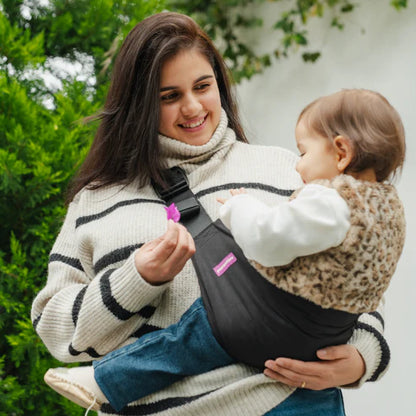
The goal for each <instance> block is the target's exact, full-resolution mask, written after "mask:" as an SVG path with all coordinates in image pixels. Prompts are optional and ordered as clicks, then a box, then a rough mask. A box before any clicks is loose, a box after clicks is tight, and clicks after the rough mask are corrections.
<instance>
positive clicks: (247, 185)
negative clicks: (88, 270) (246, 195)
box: [75, 182, 293, 228]
mask: <svg viewBox="0 0 416 416" xmlns="http://www.w3.org/2000/svg"><path fill="white" fill-rule="evenodd" d="M234 188H236V189H237V188H247V189H260V190H262V191H266V192H270V193H272V194H277V195H282V196H290V195H291V194H292V193H293V190H291V189H279V188H275V187H274V186H270V185H264V184H262V183H259V182H234V183H227V184H224V185H219V186H213V187H211V188H207V189H204V190H202V191H199V192H198V193H197V194H196V197H197V198H199V197H202V196H205V195H208V194H211V193H213V192H218V191H221V190H224V189H234ZM143 203H154V204H161V205H164V201H160V200H157V199H145V198H136V199H129V200H127V201H120V202H117V203H116V204H114V205H113V206H111V207H109V208H107V209H105V210H104V211H101V212H99V213H97V214H93V215H86V216H84V217H79V218H77V220H76V223H75V228H77V227H79V226H81V225H84V224H87V223H89V222H92V221H96V220H99V219H100V218H103V217H105V216H106V215H108V214H111V213H112V212H113V211H115V210H116V209H118V208H122V207H126V206H130V205H135V204H143Z"/></svg>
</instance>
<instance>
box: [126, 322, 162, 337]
mask: <svg viewBox="0 0 416 416" xmlns="http://www.w3.org/2000/svg"><path fill="white" fill-rule="evenodd" d="M159 329H163V328H161V327H159V326H154V325H149V324H144V325H142V326H141V327H140V328H139V329H138V330H137V331H135V332H133V333H132V334H131V335H130V336H131V337H135V338H140V337H142V336H143V335H146V334H149V333H150V332H154V331H158V330H159Z"/></svg>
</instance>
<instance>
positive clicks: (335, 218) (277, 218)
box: [220, 184, 350, 267]
mask: <svg viewBox="0 0 416 416" xmlns="http://www.w3.org/2000/svg"><path fill="white" fill-rule="evenodd" d="M220 202H221V201H220ZM349 216H350V213H349V208H348V205H347V203H346V202H345V200H344V199H343V198H342V197H341V196H340V195H339V194H338V193H337V191H336V190H334V189H332V188H328V187H325V186H322V185H317V184H311V185H306V186H305V187H304V188H303V189H302V190H301V191H300V192H299V194H298V196H297V198H296V199H293V200H292V201H289V202H283V203H281V204H279V205H277V206H274V207H269V206H267V205H266V204H264V203H262V202H260V201H259V200H257V199H255V198H253V197H251V196H250V195H248V194H241V193H238V194H235V196H233V197H232V198H231V199H229V200H226V201H225V203H224V205H222V206H221V208H220V218H221V220H222V221H223V222H224V224H225V225H226V226H227V227H228V228H229V229H230V230H231V233H232V234H233V236H234V238H235V240H236V242H237V244H238V245H239V246H240V247H241V248H242V250H243V252H244V254H245V255H246V257H247V258H248V259H251V260H255V261H257V262H259V263H260V264H262V265H264V266H266V267H269V266H280V265H284V264H288V263H290V262H291V261H293V260H294V259H295V258H296V257H299V256H306V255H310V254H313V253H317V252H319V251H323V250H326V249H328V248H330V247H335V246H337V245H339V244H341V242H342V241H343V240H344V238H345V236H346V234H347V231H348V229H349V227H350V221H349Z"/></svg>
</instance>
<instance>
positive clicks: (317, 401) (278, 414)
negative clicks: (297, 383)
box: [264, 388, 345, 416]
mask: <svg viewBox="0 0 416 416" xmlns="http://www.w3.org/2000/svg"><path fill="white" fill-rule="evenodd" d="M264 416H345V411H344V401H343V399H342V393H341V390H340V389H337V388H332V389H326V390H321V391H314V390H308V389H297V390H296V391H295V392H294V393H293V394H292V395H290V396H289V397H288V398H287V399H286V400H285V401H284V402H282V403H280V404H279V405H278V406H277V407H275V408H274V409H272V410H270V411H269V412H267V413H266V414H265V415H264Z"/></svg>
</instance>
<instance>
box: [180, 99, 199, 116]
mask: <svg viewBox="0 0 416 416" xmlns="http://www.w3.org/2000/svg"><path fill="white" fill-rule="evenodd" d="M201 109H202V104H201V103H200V102H199V100H198V97H196V96H195V95H193V94H189V95H186V96H185V97H184V99H183V102H182V107H181V111H182V114H183V115H184V117H187V118H189V117H193V116H197V115H199V112H200V111H201Z"/></svg>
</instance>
